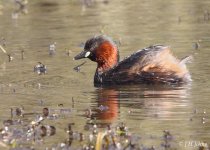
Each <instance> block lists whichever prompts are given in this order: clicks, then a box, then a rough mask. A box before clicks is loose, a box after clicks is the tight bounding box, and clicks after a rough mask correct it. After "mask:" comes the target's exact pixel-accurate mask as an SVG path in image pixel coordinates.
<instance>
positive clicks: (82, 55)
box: [74, 51, 90, 60]
mask: <svg viewBox="0 0 210 150" xmlns="http://www.w3.org/2000/svg"><path fill="white" fill-rule="evenodd" d="M89 55H90V52H89V51H82V52H80V53H79V54H78V55H76V56H75V57H74V60H78V59H82V58H86V57H88V56H89Z"/></svg>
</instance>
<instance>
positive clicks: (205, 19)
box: [203, 10, 210, 21]
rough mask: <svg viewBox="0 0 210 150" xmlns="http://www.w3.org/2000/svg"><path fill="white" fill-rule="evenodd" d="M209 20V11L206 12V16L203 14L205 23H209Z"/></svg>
mask: <svg viewBox="0 0 210 150" xmlns="http://www.w3.org/2000/svg"><path fill="white" fill-rule="evenodd" d="M209 19H210V13H209V11H208V10H205V11H204V14H203V20H204V21H209Z"/></svg>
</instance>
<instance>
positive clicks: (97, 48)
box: [73, 35, 191, 86]
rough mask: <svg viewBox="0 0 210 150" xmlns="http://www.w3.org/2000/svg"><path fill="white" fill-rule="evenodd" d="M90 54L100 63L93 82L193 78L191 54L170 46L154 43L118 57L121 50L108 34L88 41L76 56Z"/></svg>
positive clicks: (186, 80)
mask: <svg viewBox="0 0 210 150" xmlns="http://www.w3.org/2000/svg"><path fill="white" fill-rule="evenodd" d="M83 58H89V59H90V60H91V61H94V62H96V63H97V68H96V72H95V76H94V85H95V86H101V85H122V84H162V83H163V84H183V83H189V82H190V81H191V75H190V73H189V71H188V69H187V67H186V62H188V59H189V57H184V58H183V59H178V58H176V57H175V56H174V55H173V54H172V52H171V49H170V47H169V46H164V45H152V46H149V47H146V48H143V49H140V50H138V51H137V52H135V53H133V54H132V55H130V56H128V57H126V58H125V59H123V60H122V61H119V50H118V47H117V45H116V44H115V43H114V41H113V40H112V39H111V38H110V37H108V36H106V35H96V36H94V37H91V38H90V39H88V40H87V41H86V42H85V46H84V50H83V51H81V52H80V53H79V54H77V55H76V56H75V57H74V58H73V59H74V60H79V59H83Z"/></svg>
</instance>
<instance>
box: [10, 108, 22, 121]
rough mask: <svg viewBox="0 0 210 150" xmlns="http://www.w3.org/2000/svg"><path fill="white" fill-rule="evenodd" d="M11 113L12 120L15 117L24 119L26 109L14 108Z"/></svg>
mask: <svg viewBox="0 0 210 150" xmlns="http://www.w3.org/2000/svg"><path fill="white" fill-rule="evenodd" d="M10 111H11V118H13V117H16V116H17V117H22V116H23V114H24V108H23V107H14V108H11V109H10Z"/></svg>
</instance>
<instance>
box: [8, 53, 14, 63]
mask: <svg viewBox="0 0 210 150" xmlns="http://www.w3.org/2000/svg"><path fill="white" fill-rule="evenodd" d="M7 56H8V61H9V62H11V61H12V60H13V59H14V57H12V56H11V55H10V54H7Z"/></svg>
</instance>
